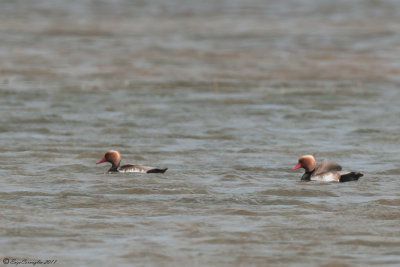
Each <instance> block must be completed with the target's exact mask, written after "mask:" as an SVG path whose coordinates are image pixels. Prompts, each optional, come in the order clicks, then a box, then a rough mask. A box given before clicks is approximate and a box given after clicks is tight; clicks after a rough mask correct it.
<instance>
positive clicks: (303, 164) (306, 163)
mask: <svg viewBox="0 0 400 267" xmlns="http://www.w3.org/2000/svg"><path fill="white" fill-rule="evenodd" d="M299 168H304V169H305V170H306V172H311V171H313V170H314V169H315V159H314V157H313V156H311V155H304V156H301V157H300V158H299V163H297V165H296V166H294V167H293V169H292V171H294V170H297V169H299Z"/></svg>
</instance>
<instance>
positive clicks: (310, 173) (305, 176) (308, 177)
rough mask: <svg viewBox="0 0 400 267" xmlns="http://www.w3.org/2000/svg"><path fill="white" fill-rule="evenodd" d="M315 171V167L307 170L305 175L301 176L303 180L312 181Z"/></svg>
mask: <svg viewBox="0 0 400 267" xmlns="http://www.w3.org/2000/svg"><path fill="white" fill-rule="evenodd" d="M314 172H315V169H314V170H312V171H310V172H308V171H306V172H305V173H304V174H303V176H302V177H301V180H302V181H310V180H311V176H312V175H313V173H314Z"/></svg>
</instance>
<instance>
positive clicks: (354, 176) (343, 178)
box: [340, 172, 364, 183]
mask: <svg viewBox="0 0 400 267" xmlns="http://www.w3.org/2000/svg"><path fill="white" fill-rule="evenodd" d="M362 176H364V174H362V173H361V172H349V173H345V174H342V175H340V182H341V183H344V182H350V181H357V180H358V179H359V178H360V177H362Z"/></svg>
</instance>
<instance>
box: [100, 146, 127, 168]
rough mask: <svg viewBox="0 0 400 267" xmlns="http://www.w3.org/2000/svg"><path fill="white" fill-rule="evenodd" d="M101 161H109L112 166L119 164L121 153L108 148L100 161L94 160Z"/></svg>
mask: <svg viewBox="0 0 400 267" xmlns="http://www.w3.org/2000/svg"><path fill="white" fill-rule="evenodd" d="M103 162H110V163H111V164H112V166H113V167H116V166H119V163H120V162H121V155H120V154H119V152H118V151H115V150H110V151H108V152H106V154H105V155H104V157H103V158H102V159H101V160H100V161H98V162H96V164H100V163H103Z"/></svg>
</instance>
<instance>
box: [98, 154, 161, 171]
mask: <svg viewBox="0 0 400 267" xmlns="http://www.w3.org/2000/svg"><path fill="white" fill-rule="evenodd" d="M103 162H110V163H111V165H112V166H111V168H110V169H109V170H108V172H142V173H164V172H166V171H167V170H168V168H165V169H159V168H155V167H149V166H141V165H133V164H126V165H122V166H119V165H120V163H121V155H120V154H119V152H118V151H115V150H110V151H108V152H107V153H106V154H105V155H104V157H103V158H102V159H101V160H100V161H98V162H96V164H100V163H103Z"/></svg>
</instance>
